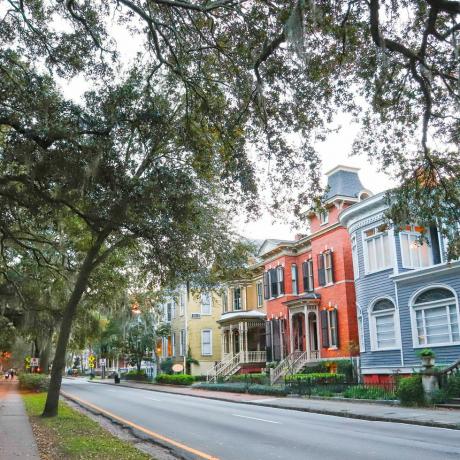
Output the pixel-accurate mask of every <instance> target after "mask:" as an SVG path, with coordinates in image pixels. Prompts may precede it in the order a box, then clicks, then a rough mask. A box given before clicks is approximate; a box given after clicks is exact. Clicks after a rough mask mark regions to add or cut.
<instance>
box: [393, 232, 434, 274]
mask: <svg viewBox="0 0 460 460" xmlns="http://www.w3.org/2000/svg"><path fill="white" fill-rule="evenodd" d="M411 227H413V225H411ZM402 235H407V236H408V238H409V237H410V236H415V237H416V238H418V237H419V236H420V235H421V234H420V233H419V232H416V231H415V230H414V231H412V230H403V231H400V232H399V250H400V252H401V266H402V268H405V269H408V270H419V269H420V268H427V267H431V266H432V265H433V249H432V247H433V245H432V242H431V237H430V235H429V234H428V233H427V234H426V238H427V239H428V242H429V244H427V243H426V242H424V243H423V244H426V245H427V246H428V265H424V266H422V267H415V266H414V265H405V264H404V257H403V242H402ZM409 255H410V251H409Z"/></svg>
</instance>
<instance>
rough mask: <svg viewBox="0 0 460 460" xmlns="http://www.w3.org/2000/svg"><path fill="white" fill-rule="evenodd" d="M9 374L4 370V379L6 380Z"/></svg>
mask: <svg viewBox="0 0 460 460" xmlns="http://www.w3.org/2000/svg"><path fill="white" fill-rule="evenodd" d="M9 376H10V374H9V373H8V372H5V380H8V377H9Z"/></svg>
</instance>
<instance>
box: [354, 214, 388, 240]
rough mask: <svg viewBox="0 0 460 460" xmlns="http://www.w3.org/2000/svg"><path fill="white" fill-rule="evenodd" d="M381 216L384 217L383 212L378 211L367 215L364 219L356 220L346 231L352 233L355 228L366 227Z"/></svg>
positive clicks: (381, 218) (380, 218)
mask: <svg viewBox="0 0 460 460" xmlns="http://www.w3.org/2000/svg"><path fill="white" fill-rule="evenodd" d="M383 217H384V212H383V211H380V212H378V213H377V214H374V215H372V216H369V217H367V218H366V219H363V220H360V221H359V222H356V223H355V224H353V225H351V226H350V228H349V229H348V232H349V233H350V234H352V233H354V232H355V231H356V230H359V229H361V228H363V227H366V226H367V225H370V224H374V223H375V222H378V221H379V220H383Z"/></svg>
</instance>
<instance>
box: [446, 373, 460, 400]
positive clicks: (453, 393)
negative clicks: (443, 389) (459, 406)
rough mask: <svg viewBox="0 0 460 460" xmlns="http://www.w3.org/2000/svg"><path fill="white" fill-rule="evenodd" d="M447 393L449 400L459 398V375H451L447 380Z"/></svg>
mask: <svg viewBox="0 0 460 460" xmlns="http://www.w3.org/2000/svg"><path fill="white" fill-rule="evenodd" d="M447 393H448V395H449V396H450V397H451V398H460V375H459V374H457V375H451V376H450V377H449V379H448V380H447Z"/></svg>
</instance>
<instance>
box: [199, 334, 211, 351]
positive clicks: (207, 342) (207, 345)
mask: <svg viewBox="0 0 460 460" xmlns="http://www.w3.org/2000/svg"><path fill="white" fill-rule="evenodd" d="M201 354H202V355H203V356H210V355H212V331H211V329H203V330H202V331H201Z"/></svg>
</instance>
